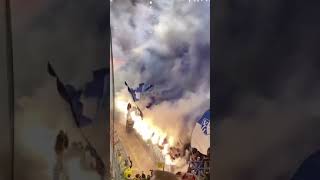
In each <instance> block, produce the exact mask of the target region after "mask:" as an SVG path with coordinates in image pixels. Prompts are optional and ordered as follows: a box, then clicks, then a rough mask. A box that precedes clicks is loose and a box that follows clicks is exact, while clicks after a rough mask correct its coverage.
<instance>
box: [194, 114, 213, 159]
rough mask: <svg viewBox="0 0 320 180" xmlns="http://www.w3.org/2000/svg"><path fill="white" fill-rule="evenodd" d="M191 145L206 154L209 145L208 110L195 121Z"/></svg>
mask: <svg viewBox="0 0 320 180" xmlns="http://www.w3.org/2000/svg"><path fill="white" fill-rule="evenodd" d="M191 147H193V148H196V149H197V150H198V151H199V152H200V153H202V154H205V155H207V152H208V148H209V147H210V110H208V111H206V112H205V113H204V114H203V116H202V117H201V118H200V119H199V120H198V121H197V123H196V125H195V127H194V129H193V132H192V137H191Z"/></svg>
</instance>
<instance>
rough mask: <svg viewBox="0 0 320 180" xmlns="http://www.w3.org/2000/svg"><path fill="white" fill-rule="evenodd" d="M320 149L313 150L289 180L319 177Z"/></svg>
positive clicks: (306, 179) (312, 179)
mask: <svg viewBox="0 0 320 180" xmlns="http://www.w3.org/2000/svg"><path fill="white" fill-rule="evenodd" d="M319 169H320V151H317V152H315V153H314V154H312V155H311V156H309V157H308V158H307V159H306V160H305V161H303V162H302V164H301V166H300V167H299V168H298V169H297V171H296V173H295V174H294V176H293V177H292V178H291V180H318V179H320V172H319Z"/></svg>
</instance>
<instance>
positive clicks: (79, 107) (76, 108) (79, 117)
mask: <svg viewBox="0 0 320 180" xmlns="http://www.w3.org/2000/svg"><path fill="white" fill-rule="evenodd" d="M48 73H49V74H50V75H51V76H53V77H55V78H56V80H57V90H58V92H59V94H60V96H61V97H62V98H63V99H64V100H65V101H66V102H67V103H68V104H69V105H70V109H71V112H72V116H73V118H74V121H75V123H76V125H77V126H78V127H83V126H87V125H89V124H90V123H91V122H92V120H91V119H90V118H88V117H86V116H84V115H83V104H82V102H81V101H80V97H81V94H82V91H81V90H77V89H76V88H75V87H73V86H72V85H69V84H68V85H64V84H63V82H61V81H60V79H59V77H58V76H57V74H56V73H55V71H54V69H53V67H52V66H51V64H50V63H48Z"/></svg>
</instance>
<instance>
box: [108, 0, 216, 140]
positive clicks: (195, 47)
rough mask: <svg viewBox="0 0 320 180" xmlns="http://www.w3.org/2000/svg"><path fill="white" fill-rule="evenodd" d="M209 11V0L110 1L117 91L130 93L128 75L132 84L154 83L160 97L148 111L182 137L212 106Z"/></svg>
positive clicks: (120, 94) (146, 113) (154, 120)
mask: <svg viewBox="0 0 320 180" xmlns="http://www.w3.org/2000/svg"><path fill="white" fill-rule="evenodd" d="M209 14H210V9H209V3H208V2H201V3H200V2H199V3H189V2H188V1H183V0H178V1H152V4H151V5H150V3H149V1H147V2H142V1H141V2H140V1H136V2H135V3H133V2H130V1H114V2H112V6H111V24H112V29H113V31H112V35H113V47H114V49H113V52H114V62H115V64H116V66H118V69H117V71H116V72H115V77H116V80H115V88H116V91H117V94H116V96H117V97H127V100H129V99H130V97H129V95H128V91H127V90H126V87H125V85H124V81H127V82H128V84H129V85H131V86H132V87H135V86H137V85H138V84H139V83H141V82H146V83H150V84H153V85H154V91H157V92H159V93H161V94H162V95H161V97H160V98H161V102H160V104H158V105H156V106H154V107H153V108H152V109H151V110H148V109H144V110H143V112H144V116H146V117H147V118H149V119H150V120H151V121H152V124H154V125H156V126H157V127H158V128H160V129H162V130H165V131H167V133H168V134H169V135H171V136H173V137H175V138H176V139H177V140H178V139H181V141H184V142H183V143H185V142H187V140H186V139H187V137H186V135H187V136H190V135H191V131H192V128H193V126H194V124H195V121H196V119H197V118H199V116H201V115H202V113H203V112H205V111H206V110H207V109H208V108H209V97H208V95H209V89H210V86H209V80H210V69H209V66H210V40H209V39H210V24H209V23H210V22H209V19H210V16H209ZM120 63H121V64H122V65H119V64H120ZM119 66H120V67H119ZM185 138H186V139H185Z"/></svg>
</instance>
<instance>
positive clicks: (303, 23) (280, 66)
mask: <svg viewBox="0 0 320 180" xmlns="http://www.w3.org/2000/svg"><path fill="white" fill-rule="evenodd" d="M318 12H319V11H318V6H316V5H315V4H311V3H308V2H306V1H288V0H271V1H260V0H258V1H253V0H247V1H235V0H226V1H217V2H216V6H215V8H214V13H213V14H214V16H215V17H214V24H213V26H214V28H213V29H214V31H213V40H214V41H213V42H212V43H213V46H214V49H213V52H214V60H213V67H214V69H213V70H212V71H213V73H214V75H215V79H214V84H213V85H212V86H213V87H214V96H215V98H214V99H215V101H214V104H215V106H214V107H215V110H214V112H215V116H216V120H217V121H218V123H219V124H218V126H217V127H216V136H215V137H214V141H215V142H216V152H215V154H214V157H215V158H214V177H213V178H214V179H223V180H237V179H243V180H271V179H281V180H282V179H289V178H290V176H292V174H293V173H294V171H295V169H296V168H297V167H298V166H299V164H300V163H301V162H302V160H303V159H304V158H306V157H307V156H308V155H310V153H312V152H314V151H316V150H318V148H319V145H320V133H319V131H318V130H319V128H320V121H319V120H320V119H319V118H320V114H319V112H320V111H319V104H320V95H319V88H320V76H319V75H320V73H319V72H320V71H319V70H320V69H319V68H320V66H319V65H320V64H319V57H320V53H319V50H318V47H319V45H320V44H319V42H320V41H319V40H320V35H319V30H320V26H319V25H318V23H317V22H318V15H319V13H318Z"/></svg>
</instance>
